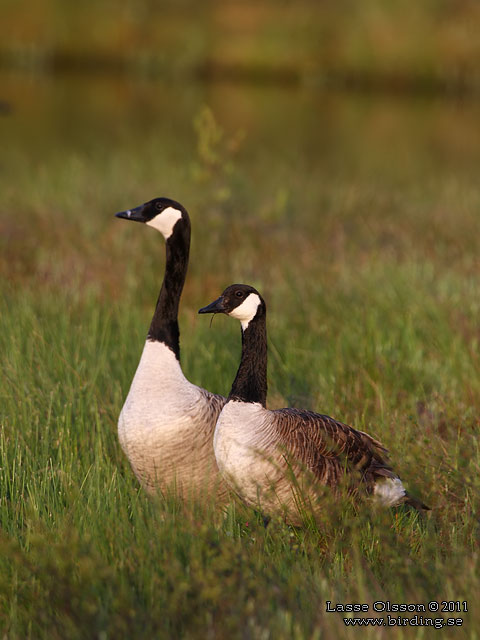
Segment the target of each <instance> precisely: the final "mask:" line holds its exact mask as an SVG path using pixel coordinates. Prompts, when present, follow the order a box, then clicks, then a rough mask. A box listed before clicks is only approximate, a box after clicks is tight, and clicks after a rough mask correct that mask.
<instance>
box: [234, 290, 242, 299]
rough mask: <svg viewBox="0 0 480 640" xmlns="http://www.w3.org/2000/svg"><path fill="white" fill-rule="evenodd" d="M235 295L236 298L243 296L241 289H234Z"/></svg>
mask: <svg viewBox="0 0 480 640" xmlns="http://www.w3.org/2000/svg"><path fill="white" fill-rule="evenodd" d="M235 295H236V296H237V298H243V291H236V292H235Z"/></svg>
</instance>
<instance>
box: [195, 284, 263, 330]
mask: <svg viewBox="0 0 480 640" xmlns="http://www.w3.org/2000/svg"><path fill="white" fill-rule="evenodd" d="M265 311H266V307H265V302H264V300H263V298H262V296H261V295H260V294H259V293H258V291H257V290H256V289H254V288H253V287H251V286H250V285H248V284H232V285H230V286H229V287H227V288H226V289H225V291H224V292H223V293H222V295H221V296H220V297H219V298H217V299H216V300H214V301H213V302H211V303H210V304H209V305H207V306H206V307H202V309H199V311H198V313H225V314H226V315H227V316H231V317H232V318H237V320H240V322H241V323H242V329H243V330H245V329H246V328H247V327H248V325H249V323H250V321H251V320H253V319H254V318H256V317H260V316H261V315H265Z"/></svg>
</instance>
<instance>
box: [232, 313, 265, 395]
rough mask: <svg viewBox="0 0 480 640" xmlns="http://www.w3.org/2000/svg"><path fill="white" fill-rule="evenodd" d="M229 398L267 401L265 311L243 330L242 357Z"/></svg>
mask: <svg viewBox="0 0 480 640" xmlns="http://www.w3.org/2000/svg"><path fill="white" fill-rule="evenodd" d="M228 399H229V400H241V401H242V402H259V403H260V404H261V405H262V406H264V407H265V405H266V402H267V326H266V318H265V313H262V315H261V316H260V317H255V318H254V319H253V320H251V321H250V322H249V324H248V326H247V328H246V329H244V330H242V358H241V360H240V366H239V367H238V371H237V375H236V377H235V380H234V381H233V385H232V390H231V391H230V395H229V397H228Z"/></svg>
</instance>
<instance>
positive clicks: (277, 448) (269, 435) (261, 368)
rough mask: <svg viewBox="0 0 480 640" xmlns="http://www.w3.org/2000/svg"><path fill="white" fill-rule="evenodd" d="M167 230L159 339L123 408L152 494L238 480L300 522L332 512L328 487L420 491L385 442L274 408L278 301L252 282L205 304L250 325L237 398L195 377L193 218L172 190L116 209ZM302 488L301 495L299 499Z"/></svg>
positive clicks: (123, 439) (127, 444) (124, 426)
mask: <svg viewBox="0 0 480 640" xmlns="http://www.w3.org/2000/svg"><path fill="white" fill-rule="evenodd" d="M116 215H117V217H119V218H124V219H126V220H134V221H136V222H142V223H145V224H146V225H148V226H150V227H153V228H155V229H157V230H158V231H160V233H162V235H163V236H164V238H165V241H166V264H165V275H164V278H163V283H162V287H161V290H160V294H159V297H158V301H157V304H156V308H155V312H154V315H153V318H152V322H151V325H150V329H149V331H148V335H147V340H146V343H145V346H144V349H143V353H142V356H141V358H140V362H139V365H138V368H137V371H136V373H135V376H134V378H133V381H132V384H131V387H130V391H129V393H128V396H127V399H126V401H125V404H124V406H123V408H122V411H121V414H120V417H119V421H118V433H119V439H120V443H121V446H122V448H123V450H124V452H125V454H126V456H127V457H128V459H129V461H130V464H131V466H132V468H133V471H134V472H135V475H136V476H137V478H138V480H139V481H140V483H141V484H142V485H143V487H144V488H145V489H146V490H147V491H148V492H150V493H155V492H157V491H159V490H160V491H166V490H168V489H169V488H171V487H172V486H175V489H176V491H177V493H179V494H180V495H183V496H186V495H189V494H190V495H199V493H200V492H206V493H207V494H208V495H215V496H216V498H217V499H218V500H220V501H221V500H222V499H225V498H226V496H227V493H228V490H229V489H233V490H234V491H235V492H236V493H237V494H238V495H239V496H240V498H241V499H242V500H243V501H244V502H245V503H246V504H248V505H251V506H253V507H255V508H258V509H260V510H261V511H262V512H263V513H266V514H278V513H281V514H283V516H284V517H285V519H286V520H287V521H288V522H290V523H292V524H300V523H301V521H302V515H301V511H302V508H301V507H304V506H305V501H308V504H309V505H312V506H313V510H314V513H316V512H318V510H321V509H322V501H321V500H319V493H318V485H320V486H327V487H330V488H331V489H332V490H333V491H334V493H335V492H337V491H339V490H340V487H341V486H342V485H344V484H345V482H347V484H348V485H349V491H351V492H358V491H360V492H362V490H363V493H365V494H367V495H371V496H372V498H373V499H374V500H376V501H377V502H379V503H380V504H382V505H385V506H395V505H399V504H401V503H409V504H411V505H413V506H414V507H415V508H417V509H426V508H428V507H426V506H425V505H424V504H423V503H422V502H420V501H418V500H416V499H415V498H413V497H411V496H409V495H408V494H407V492H406V491H405V488H404V487H403V485H402V482H401V480H400V478H399V477H398V476H397V474H396V473H395V472H394V471H393V470H392V468H391V466H390V465H389V463H388V460H387V450H386V449H385V448H384V447H383V446H382V444H381V443H380V442H378V441H377V440H375V439H374V438H372V437H371V436H369V435H368V434H366V433H364V432H363V431H358V430H357V429H354V428H352V427H349V426H347V425H345V424H342V423H341V422H338V421H336V420H334V419H333V418H330V417H328V416H325V415H320V414H317V413H313V412H311V411H306V410H301V409H291V408H287V409H276V410H273V411H272V410H269V409H267V408H266V396H267V333H266V306H265V301H264V300H263V298H262V296H261V295H260V294H259V292H258V291H257V290H256V289H254V288H253V287H251V286H248V285H244V284H233V285H231V286H229V287H227V288H226V289H225V291H224V292H223V293H222V295H221V296H220V297H219V298H218V299H217V300H215V301H214V302H212V303H211V304H209V305H208V306H206V307H203V308H202V309H200V310H199V313H213V314H215V313H224V314H227V315H229V316H231V317H232V318H236V319H237V320H239V321H240V323H241V328H242V355H241V361H240V366H239V368H238V372H237V375H236V377H235V380H234V382H233V385H232V388H231V391H230V394H229V396H228V398H224V397H222V396H219V395H216V394H213V393H210V392H209V391H206V390H205V389H202V388H200V387H197V386H196V385H194V384H192V383H190V382H189V381H188V380H187V379H186V378H185V376H184V374H183V372H182V369H181V366H180V346H179V327H178V307H179V302H180V296H181V293H182V289H183V285H184V282H185V276H186V272H187V268H188V257H189V249H190V219H189V216H188V213H187V211H186V209H185V208H184V207H183V206H182V205H181V204H179V203H178V202H175V201H174V200H170V199H168V198H155V199H154V200H151V201H149V202H146V203H145V204H143V205H141V206H139V207H136V208H135V209H129V210H127V211H122V212H120V213H117V214H116ZM299 496H300V498H299Z"/></svg>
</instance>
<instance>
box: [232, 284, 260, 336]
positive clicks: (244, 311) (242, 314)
mask: <svg viewBox="0 0 480 640" xmlns="http://www.w3.org/2000/svg"><path fill="white" fill-rule="evenodd" d="M260 304H261V300H260V298H259V296H258V295H257V294H256V293H250V294H249V296H248V297H247V298H246V299H245V300H244V301H243V302H242V304H240V305H239V306H238V307H235V309H233V311H230V313H229V314H228V315H229V316H231V317H232V318H236V319H237V320H240V322H241V323H242V329H243V330H244V331H245V329H246V328H247V327H248V324H249V322H250V320H252V319H253V318H254V317H255V314H256V313H257V309H258V307H259V305H260Z"/></svg>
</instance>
